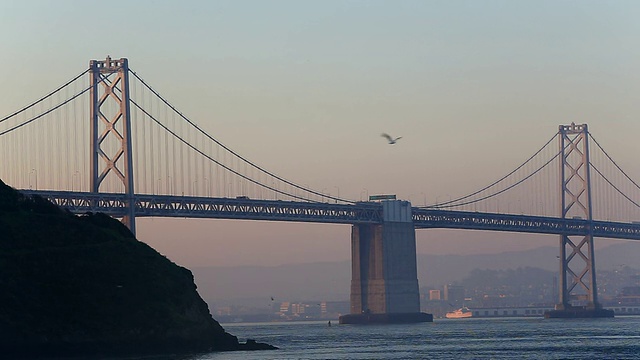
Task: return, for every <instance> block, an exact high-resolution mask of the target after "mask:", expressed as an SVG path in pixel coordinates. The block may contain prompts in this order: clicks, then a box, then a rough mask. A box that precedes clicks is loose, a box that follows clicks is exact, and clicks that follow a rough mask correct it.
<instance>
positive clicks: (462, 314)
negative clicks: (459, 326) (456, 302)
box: [444, 307, 473, 319]
mask: <svg viewBox="0 0 640 360" xmlns="http://www.w3.org/2000/svg"><path fill="white" fill-rule="evenodd" d="M472 316H473V313H472V312H471V310H469V309H467V308H466V307H463V308H460V309H458V310H456V311H451V312H448V313H446V314H445V315H444V317H446V318H447V319H464V318H470V317H472Z"/></svg>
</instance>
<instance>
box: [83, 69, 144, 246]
mask: <svg viewBox="0 0 640 360" xmlns="http://www.w3.org/2000/svg"><path fill="white" fill-rule="evenodd" d="M111 75H115V76H111ZM89 76H90V85H91V93H90V94H91V100H90V109H89V111H90V117H91V127H90V128H91V140H90V146H91V164H90V167H91V169H90V170H91V179H90V188H91V190H90V191H91V192H93V193H99V192H100V189H101V187H102V185H105V184H106V183H109V184H110V185H112V184H114V183H115V184H117V187H118V188H119V189H120V190H121V191H123V192H124V194H125V195H126V203H127V204H126V205H127V206H126V213H124V214H122V215H123V216H122V222H123V223H124V224H125V225H126V226H127V227H128V228H129V230H131V232H132V233H133V234H134V235H135V233H136V225H135V202H134V189H133V158H132V147H131V113H130V104H129V64H128V60H127V59H124V58H122V59H118V60H113V59H111V58H110V57H107V59H106V60H104V61H102V60H91V61H90V62H89Z"/></svg>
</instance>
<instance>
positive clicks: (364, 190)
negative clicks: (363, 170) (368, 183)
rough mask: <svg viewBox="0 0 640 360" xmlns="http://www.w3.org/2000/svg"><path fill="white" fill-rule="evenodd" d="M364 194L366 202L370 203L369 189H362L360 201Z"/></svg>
mask: <svg viewBox="0 0 640 360" xmlns="http://www.w3.org/2000/svg"><path fill="white" fill-rule="evenodd" d="M363 192H364V194H365V197H364V201H369V190H368V189H367V188H362V191H360V199H362V193H363Z"/></svg>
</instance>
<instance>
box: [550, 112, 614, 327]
mask: <svg viewBox="0 0 640 360" xmlns="http://www.w3.org/2000/svg"><path fill="white" fill-rule="evenodd" d="M558 135H559V145H560V153H559V154H560V162H559V164H560V184H559V185H560V214H561V218H562V219H575V220H580V219H582V220H583V221H585V222H586V224H587V227H588V228H589V232H588V234H587V235H584V236H569V235H560V256H559V263H560V281H559V303H558V304H557V305H556V310H557V313H558V314H560V316H558V317H583V316H585V312H586V313H587V315H586V316H594V317H599V315H598V314H599V313H601V312H603V311H604V310H602V308H601V306H600V304H599V303H598V288H597V286H596V269H595V259H594V247H593V229H592V228H591V226H590V225H591V222H592V220H593V218H592V208H591V206H592V199H591V178H590V163H589V132H588V129H587V125H586V124H582V125H576V124H574V123H571V125H560V127H559V132H558ZM578 309H580V310H578ZM576 311H578V312H576ZM580 311H582V312H583V313H582V314H580V313H579V312H580ZM589 313H590V314H591V315H589ZM562 314H564V315H562ZM554 317H555V316H554Z"/></svg>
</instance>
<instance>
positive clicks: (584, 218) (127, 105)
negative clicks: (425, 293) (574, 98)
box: [0, 57, 640, 322]
mask: <svg viewBox="0 0 640 360" xmlns="http://www.w3.org/2000/svg"><path fill="white" fill-rule="evenodd" d="M86 80H88V82H87V81H86ZM593 145H595V146H593ZM0 151H2V159H3V163H2V166H1V167H0V179H2V180H3V181H4V182H5V183H7V184H9V185H11V186H13V187H14V188H16V189H19V190H20V191H21V192H23V193H24V194H27V195H39V196H42V197H44V198H47V199H49V200H50V201H52V202H53V203H55V204H57V205H59V206H61V207H64V208H66V209H68V210H69V211H71V212H73V213H77V214H83V213H87V212H103V213H106V214H108V215H111V216H113V217H116V218H119V219H121V220H122V221H123V223H124V224H126V225H127V226H128V227H129V229H130V230H131V231H132V232H133V233H134V234H135V231H136V227H135V223H136V222H135V219H136V218H137V217H145V216H146V217H181V218H216V219H243V220H273V221H297V222H315V223H337V224H349V225H351V226H352V238H351V242H352V285H351V315H348V316H346V317H345V318H344V322H361V321H426V320H428V317H427V316H426V315H428V314H421V313H419V293H418V281H417V272H416V261H415V259H416V253H415V231H416V229H430V228H450V229H467V230H491V231H507V232H523V233H539V234H556V235H558V236H559V239H560V240H559V259H560V261H559V263H560V266H559V272H560V281H559V287H560V289H559V299H558V305H557V306H556V309H557V311H556V315H557V316H583V315H584V316H609V315H611V316H612V314H608V313H607V312H603V310H602V309H601V306H600V304H599V302H598V297H597V295H598V294H597V285H596V277H595V256H594V255H595V254H594V246H593V239H594V237H603V238H612V239H623V240H640V224H638V223H636V222H635V221H634V220H635V219H640V205H639V204H640V186H638V184H637V183H636V182H635V181H634V180H633V179H632V178H631V177H630V176H629V175H628V174H627V173H626V172H625V171H624V170H623V169H622V168H621V167H620V166H619V165H618V164H617V163H616V162H615V161H614V159H613V158H612V157H611V156H610V155H609V154H608V153H607V152H606V151H605V150H604V148H603V147H602V146H601V145H600V144H599V143H598V142H597V140H596V139H595V138H594V137H593V135H592V134H591V133H590V132H589V131H588V127H587V125H586V124H574V123H571V124H569V125H561V126H559V128H558V131H557V132H555V134H553V136H552V137H551V139H549V140H548V141H547V142H546V143H544V145H543V146H542V147H541V148H540V149H539V150H537V151H535V152H534V153H533V155H532V156H531V157H529V158H528V159H526V160H525V161H524V162H523V163H522V164H520V165H519V166H517V167H516V168H515V169H514V170H513V171H511V172H509V173H507V174H506V175H504V176H503V177H501V178H499V179H497V180H496V181H495V182H493V183H491V184H489V185H487V186H485V187H483V188H481V189H480V190H478V191H475V192H473V193H470V194H468V195H465V196H462V197H458V198H450V199H448V201H444V202H440V203H435V204H431V205H428V204H426V203H425V204H424V206H420V207H417V206H412V205H411V203H410V202H408V201H403V200H383V201H366V200H365V201H361V200H360V201H358V200H351V199H347V198H343V197H340V196H339V195H338V196H334V195H332V194H330V193H326V192H324V191H317V190H314V189H311V188H309V187H307V186H302V185H300V184H298V183H295V182H293V181H290V180H288V179H285V178H284V177H281V176H279V175H277V174H275V173H273V172H271V171H269V170H268V169H265V168H264V167H261V166H260V165H258V164H256V163H255V162H252V161H250V160H249V159H248V158H246V157H244V156H243V155H240V154H239V153H237V152H235V151H234V150H232V149H231V148H229V147H227V146H226V145H224V144H223V143H222V142H220V141H219V140H217V139H216V138H215V137H214V136H212V135H211V134H209V133H208V132H206V131H204V130H203V129H202V128H201V127H200V126H199V125H198V123H197V122H196V121H194V120H192V119H190V118H188V117H187V116H186V115H184V114H183V113H182V112H180V111H178V109H177V108H176V107H175V106H174V105H173V104H172V103H170V102H169V101H168V100H167V99H166V98H164V97H163V96H162V95H161V94H160V93H159V92H158V91H156V90H155V89H154V88H152V87H151V86H150V85H149V83H148V82H147V81H145V80H143V78H142V77H141V76H140V75H139V74H138V73H136V72H135V71H134V70H132V69H131V68H130V67H129V64H128V60H127V59H124V58H122V59H111V58H109V57H108V58H107V59H106V60H92V61H90V64H89V67H88V69H86V70H85V71H83V72H82V73H80V74H78V75H77V76H75V77H73V78H72V79H71V80H69V81H68V82H66V83H64V84H62V85H61V86H59V87H58V88H56V89H54V90H53V91H51V92H50V93H48V94H46V95H45V96H43V97H41V98H39V99H37V100H36V101H34V102H32V103H30V104H28V105H26V106H24V107H22V108H20V109H18V110H17V111H15V112H12V113H10V114H8V115H6V116H4V117H2V118H1V119H0ZM501 199H503V201H502V207H500V204H501V202H500V200H501ZM505 199H509V201H507V200H505ZM513 199H517V201H518V203H519V204H525V206H524V207H523V206H522V205H520V206H519V207H518V209H510V208H509V207H507V208H506V209H505V204H509V203H510V202H511V201H512V200H513ZM585 314H586V315H585ZM556 315H554V316H556Z"/></svg>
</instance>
